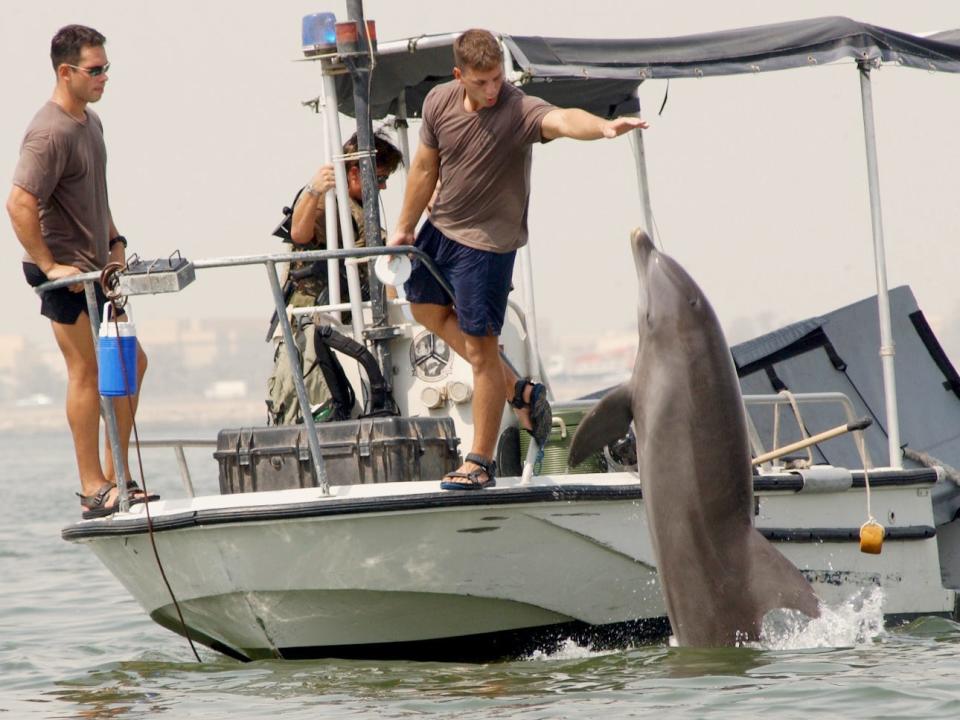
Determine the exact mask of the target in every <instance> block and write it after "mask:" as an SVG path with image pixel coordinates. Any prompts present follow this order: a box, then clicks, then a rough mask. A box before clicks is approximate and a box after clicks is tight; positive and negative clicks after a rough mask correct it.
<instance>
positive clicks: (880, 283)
mask: <svg viewBox="0 0 960 720" xmlns="http://www.w3.org/2000/svg"><path fill="white" fill-rule="evenodd" d="M857 68H858V69H859V71H860V96H861V99H862V103H863V135H864V140H865V142H866V149H867V178H868V180H869V184H870V220H871V223H872V225H873V257H874V265H875V272H876V277H877V308H878V309H879V314H880V361H881V363H882V367H883V394H884V401H885V404H886V411H887V445H888V448H889V453H890V465H889V466H890V467H892V468H900V467H902V466H903V463H902V460H901V454H900V420H899V416H898V413H897V381H896V374H895V372H894V362H893V361H894V355H895V354H896V351H895V347H894V342H893V327H892V324H891V322H890V294H889V291H888V290H887V260H886V254H885V252H884V247H883V217H882V214H881V211H880V174H879V171H878V169H877V143H876V129H875V126H874V121H873V93H872V89H871V86H870V67H869V65H867V64H866V63H857Z"/></svg>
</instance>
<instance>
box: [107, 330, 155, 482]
mask: <svg viewBox="0 0 960 720" xmlns="http://www.w3.org/2000/svg"><path fill="white" fill-rule="evenodd" d="M146 372H147V355H146V353H144V352H143V348H142V347H141V346H140V343H139V342H137V392H136V393H135V394H134V395H133V397H129V398H128V397H118V398H114V400H113V411H114V413H115V414H116V417H117V434H118V435H119V436H120V457H122V458H123V464H124V470H125V471H126V476H127V479H128V480H129V479H132V478H133V475H132V474H131V473H130V464H129V458H128V457H127V454H128V451H129V448H130V433H131V431H132V430H133V417H134V415H135V414H136V412H137V405H138V404H139V401H140V388H142V387H143V376H144V375H145V374H146ZM131 405H132V406H133V407H132V409H133V412H132V413H131ZM103 442H104V445H103V448H104V463H103V466H104V474H105V475H106V476H107V479H108V480H109V481H110V482H116V481H117V473H116V470H114V467H113V453H112V452H111V450H110V438H109V436H106V437H104V441H103Z"/></svg>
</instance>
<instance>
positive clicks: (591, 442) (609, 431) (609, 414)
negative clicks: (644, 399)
mask: <svg viewBox="0 0 960 720" xmlns="http://www.w3.org/2000/svg"><path fill="white" fill-rule="evenodd" d="M632 404H633V394H632V392H631V390H630V387H629V385H627V384H623V385H619V386H617V387H615V388H614V389H613V390H611V391H610V392H608V393H607V394H606V395H604V396H603V399H602V400H601V401H600V402H598V403H597V404H596V405H594V407H593V409H592V410H591V411H590V412H589V413H587V416H586V417H585V418H584V419H583V420H582V421H581V422H580V424H579V425H577V431H576V433H574V435H573V441H572V442H571V443H570V465H571V466H572V465H578V464H580V463H581V462H583V461H584V460H585V459H586V458H587V457H588V456H589V455H590V454H591V453H593V452H596V451H597V450H600V449H601V448H602V447H603V446H604V445H610V444H611V443H613V442H614V441H616V440H619V439H620V438H622V437H623V436H624V435H626V434H627V431H628V430H629V429H630V421H631V420H633V408H632Z"/></svg>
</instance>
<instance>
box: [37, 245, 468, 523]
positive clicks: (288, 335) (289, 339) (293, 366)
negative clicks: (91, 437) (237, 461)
mask: <svg viewBox="0 0 960 720" xmlns="http://www.w3.org/2000/svg"><path fill="white" fill-rule="evenodd" d="M380 255H413V256H415V257H417V258H418V259H419V260H420V261H421V262H422V263H423V264H424V266H425V267H426V268H427V270H428V271H429V272H430V274H431V275H433V277H434V278H435V279H436V280H437V282H438V283H439V284H440V286H441V287H443V288H444V289H445V290H446V291H447V293H448V294H449V295H450V297H451V298H453V290H452V289H451V288H450V286H449V285H448V284H447V281H446V280H445V279H444V278H443V276H442V275H440V273H439V271H438V270H437V268H436V266H435V265H434V263H433V260H432V259H431V258H430V257H429V256H428V255H427V254H426V253H424V252H423V251H422V250H420V249H419V248H416V247H413V246H402V247H369V248H368V247H363V248H356V247H355V248H349V249H346V248H344V249H337V250H301V251H297V252H282V253H265V254H260V255H238V256H226V257H219V258H208V259H201V260H195V261H193V263H192V264H193V267H194V269H206V268H216V267H236V266H242V265H263V266H264V268H265V269H266V271H267V279H268V281H269V283H270V290H271V292H272V294H273V300H274V305H275V310H276V313H277V320H278V323H279V325H280V329H281V330H282V332H283V337H284V340H285V347H286V349H287V353H286V354H287V360H288V362H289V363H290V370H291V373H292V376H293V384H294V387H295V389H296V393H297V401H298V402H299V404H300V407H301V408H303V413H302V415H303V424H304V429H305V430H306V431H307V443H308V445H309V446H310V456H311V460H312V463H313V472H314V475H315V476H316V478H317V482H318V484H319V486H320V489H321V491H322V492H323V493H324V494H325V495H326V494H327V493H328V492H329V484H328V482H327V474H326V469H325V462H324V459H323V454H322V453H321V452H320V442H319V439H318V437H317V429H316V427H315V426H314V421H313V416H312V415H311V414H310V410H309V408H310V403H309V399H308V396H307V390H306V386H305V385H304V381H303V368H302V367H301V364H300V358H299V356H298V353H296V352H293V351H292V350H291V348H293V347H295V344H294V339H293V330H292V328H291V327H290V318H289V317H288V315H287V311H286V300H285V299H284V297H283V292H282V291H281V288H280V282H279V279H278V276H277V269H276V265H277V263H289V262H292V261H298V260H306V261H320V260H329V259H332V258H371V257H376V256H380ZM99 280H100V273H99V272H88V273H82V274H78V275H71V276H70V277H65V278H61V279H59V280H50V281H47V282H45V283H43V284H41V285H40V286H38V287H37V288H36V292H37V294H38V295H42V294H43V293H45V292H47V291H49V290H55V289H57V288H61V287H67V286H69V285H76V284H78V283H83V285H84V289H85V292H86V294H87V304H88V306H89V308H90V310H89V315H90V329H91V331H92V333H93V336H94V344H95V346H96V337H97V334H98V329H99V324H100V323H99V317H98V313H97V312H96V302H95V300H94V295H93V289H94V283H95V282H98V281H99ZM354 297H355V298H356V296H354ZM357 299H358V298H357ZM357 315H359V313H357ZM354 322H355V327H357V325H356V323H357V322H360V323H361V324H362V319H361V320H359V321H358V320H357V319H356V318H355V319H354ZM100 405H101V412H102V414H103V417H104V420H105V422H106V425H107V433H108V436H109V437H110V438H111V443H110V445H111V448H113V450H114V453H115V454H116V453H118V452H119V447H120V442H119V435H118V433H117V421H116V417H115V415H114V413H113V405H112V404H111V403H110V402H108V401H107V400H104V399H103V398H102V397H101V402H100ZM178 452H179V455H178V460H179V459H180V457H181V456H182V449H181V450H180V451H178ZM114 463H115V465H116V466H117V467H118V468H119V472H120V473H121V475H122V474H123V470H122V468H123V462H122V459H121V458H120V457H119V456H117V457H115V458H114ZM183 463H184V465H185V463H186V459H185V458H184V460H183ZM181 477H184V478H185V480H184V487H185V488H186V489H187V492H188V494H191V495H192V493H193V484H192V482H190V480H189V470H188V469H187V470H184V469H183V466H182V467H181ZM120 480H122V481H123V482H121V486H120V507H121V509H126V507H127V502H128V501H127V497H126V487H127V483H126V477H120Z"/></svg>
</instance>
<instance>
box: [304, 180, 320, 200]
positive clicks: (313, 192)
mask: <svg viewBox="0 0 960 720" xmlns="http://www.w3.org/2000/svg"><path fill="white" fill-rule="evenodd" d="M303 191H304V192H305V193H306V194H307V195H309V196H310V197H315V198H318V197H320V196H321V195H322V194H323V193H321V192H320V191H319V190H317V189H316V188H315V187H314V186H313V183H307V184H306V185H304V186H303Z"/></svg>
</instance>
